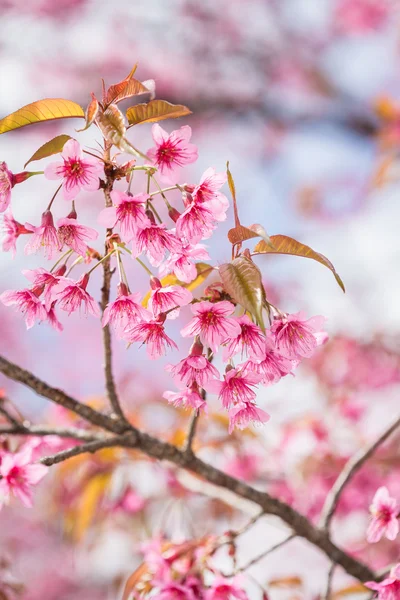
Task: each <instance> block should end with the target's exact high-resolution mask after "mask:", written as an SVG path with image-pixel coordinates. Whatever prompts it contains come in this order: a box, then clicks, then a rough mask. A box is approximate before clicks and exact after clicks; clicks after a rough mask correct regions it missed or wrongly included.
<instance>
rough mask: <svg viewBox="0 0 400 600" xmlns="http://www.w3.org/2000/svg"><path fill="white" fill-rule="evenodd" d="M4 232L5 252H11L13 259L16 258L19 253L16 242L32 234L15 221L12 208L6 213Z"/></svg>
mask: <svg viewBox="0 0 400 600" xmlns="http://www.w3.org/2000/svg"><path fill="white" fill-rule="evenodd" d="M2 231H4V232H5V237H4V238H3V252H8V251H9V250H11V254H12V257H13V258H15V253H16V251H17V245H16V242H17V239H18V237H19V236H20V235H23V234H24V233H32V232H31V231H29V230H28V229H26V227H24V226H23V225H22V224H21V223H18V221H16V220H15V219H14V217H13V215H12V212H11V208H9V209H8V211H7V212H5V213H4V216H3V226H2Z"/></svg>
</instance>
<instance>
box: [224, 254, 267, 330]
mask: <svg viewBox="0 0 400 600" xmlns="http://www.w3.org/2000/svg"><path fill="white" fill-rule="evenodd" d="M219 273H220V275H221V279H222V283H223V284H224V288H225V290H226V292H227V293H228V294H229V295H230V296H231V298H233V300H235V302H237V303H238V304H240V305H241V306H243V308H244V309H245V310H247V311H248V312H249V313H251V314H252V315H253V316H254V317H255V319H256V322H257V325H259V326H260V327H261V329H262V330H263V331H265V326H264V321H263V316H262V311H263V308H264V307H265V306H266V298H265V291H264V286H263V284H262V278H261V272H260V269H259V268H258V267H257V266H256V265H255V264H254V263H253V261H252V260H251V259H249V258H246V257H245V256H239V257H238V258H235V260H233V261H232V262H231V263H226V264H223V265H221V266H220V267H219Z"/></svg>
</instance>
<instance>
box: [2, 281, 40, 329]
mask: <svg viewBox="0 0 400 600" xmlns="http://www.w3.org/2000/svg"><path fill="white" fill-rule="evenodd" d="M40 291H41V290H40ZM0 301H1V302H2V303H3V304H4V305H5V306H12V305H15V306H16V308H17V310H19V311H20V312H21V313H22V314H23V315H25V322H26V328H27V329H30V328H31V327H33V326H34V324H35V321H45V320H46V318H47V313H46V308H45V307H44V305H43V304H42V303H41V301H40V299H39V297H38V296H37V294H36V293H35V291H34V290H32V291H31V290H19V291H18V290H6V291H5V292H3V293H2V294H1V295H0Z"/></svg>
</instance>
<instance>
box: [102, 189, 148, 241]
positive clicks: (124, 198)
mask: <svg viewBox="0 0 400 600" xmlns="http://www.w3.org/2000/svg"><path fill="white" fill-rule="evenodd" d="M111 198H112V201H113V202H114V205H115V206H109V207H108V208H104V209H103V210H102V211H101V213H100V214H99V217H98V223H100V225H103V227H107V228H108V229H112V228H113V227H115V225H117V224H118V225H119V226H120V229H121V235H122V237H123V239H124V240H125V241H126V242H130V241H131V240H132V238H134V237H135V235H136V232H137V230H138V229H143V228H144V227H148V226H149V224H150V221H149V218H148V217H147V216H146V212H145V208H144V207H145V203H146V201H147V199H148V196H147V195H146V194H137V195H136V196H132V195H131V194H126V193H124V192H119V191H117V190H114V191H112V192H111Z"/></svg>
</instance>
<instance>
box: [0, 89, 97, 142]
mask: <svg viewBox="0 0 400 600" xmlns="http://www.w3.org/2000/svg"><path fill="white" fill-rule="evenodd" d="M84 116H85V114H84V112H83V109H82V107H81V106H79V104H76V102H72V101H71V100H64V99H63V98H46V99H44V100H38V101H37V102H32V103H31V104H27V105H26V106H23V107H22V108H20V109H19V110H17V111H15V112H13V113H11V114H10V115H8V116H7V117H4V119H1V120H0V134H1V133H6V132H7V131H12V130H13V129H19V128H20V127H25V126H26V125H33V124H34V123H41V122H44V121H53V120H54V119H71V118H83V117H84Z"/></svg>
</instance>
